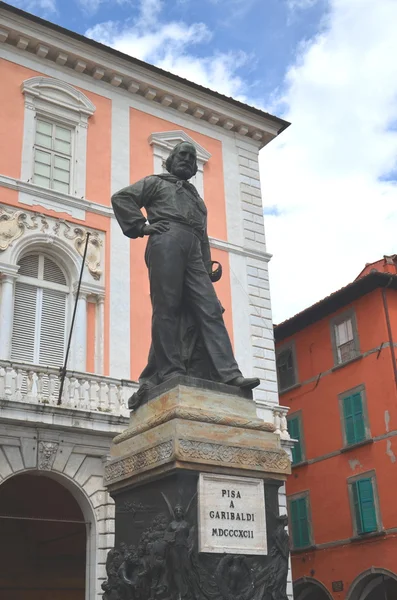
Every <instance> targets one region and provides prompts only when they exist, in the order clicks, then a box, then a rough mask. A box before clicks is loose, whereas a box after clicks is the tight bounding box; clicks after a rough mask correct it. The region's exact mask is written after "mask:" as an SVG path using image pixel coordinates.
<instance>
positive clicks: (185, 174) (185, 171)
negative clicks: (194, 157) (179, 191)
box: [172, 165, 193, 179]
mask: <svg viewBox="0 0 397 600" xmlns="http://www.w3.org/2000/svg"><path fill="white" fill-rule="evenodd" d="M172 173H173V174H174V175H176V176H177V177H179V178H180V179H190V178H191V177H193V169H192V168H191V167H189V166H186V165H179V166H177V165H175V167H174V168H173V169H172Z"/></svg>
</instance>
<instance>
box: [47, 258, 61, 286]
mask: <svg viewBox="0 0 397 600" xmlns="http://www.w3.org/2000/svg"><path fill="white" fill-rule="evenodd" d="M43 279H44V281H49V282H51V283H59V284H61V285H66V279H65V275H64V274H63V273H62V270H61V269H60V268H59V267H58V265H57V264H56V263H55V262H54V261H53V260H51V259H50V258H47V256H44V270H43Z"/></svg>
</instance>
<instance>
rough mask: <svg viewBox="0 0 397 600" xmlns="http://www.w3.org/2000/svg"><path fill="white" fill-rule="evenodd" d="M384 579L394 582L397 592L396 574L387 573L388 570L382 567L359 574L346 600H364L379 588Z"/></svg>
mask: <svg viewBox="0 0 397 600" xmlns="http://www.w3.org/2000/svg"><path fill="white" fill-rule="evenodd" d="M385 578H386V579H387V581H390V582H394V583H395V590H397V574H396V573H393V571H389V570H388V569H383V568H382V567H371V568H370V569H367V570H366V571H363V572H362V573H360V574H359V575H358V576H357V577H356V578H355V579H354V581H353V582H352V583H351V585H350V588H349V591H348V593H347V595H346V600H366V599H367V598H368V597H370V594H371V593H372V592H374V591H375V590H376V588H377V587H380V586H381V585H382V584H383V582H384V579H385ZM394 594H395V592H394ZM387 597H388V596H387ZM390 597H392V596H390ZM393 597H394V595H393Z"/></svg>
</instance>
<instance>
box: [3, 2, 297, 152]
mask: <svg viewBox="0 0 397 600" xmlns="http://www.w3.org/2000/svg"><path fill="white" fill-rule="evenodd" d="M0 14H1V16H2V27H1V29H0V43H3V44H5V45H6V46H7V47H8V48H9V49H13V51H14V52H15V57H16V58H17V57H18V55H21V54H23V53H27V54H28V55H29V56H30V57H35V58H36V60H37V61H38V62H39V63H41V64H43V65H45V64H48V62H52V63H55V64H56V65H57V66H58V67H59V69H60V72H62V70H63V69H67V70H69V71H74V72H76V73H78V74H79V75H80V74H83V76H84V77H88V78H91V79H93V80H96V81H102V82H104V83H105V84H106V85H108V86H109V87H110V88H113V89H114V90H115V89H117V90H120V91H124V92H127V93H130V94H138V95H140V96H143V97H144V98H145V99H146V100H147V101H148V102H155V103H157V104H160V105H162V106H164V107H166V108H169V109H171V110H176V111H178V112H183V113H186V114H189V115H191V116H193V117H194V118H197V119H199V120H202V121H207V122H208V123H210V124H211V125H213V126H215V127H217V128H218V127H220V128H223V130H224V131H228V132H232V133H235V134H236V135H238V136H239V137H241V138H242V139H244V138H245V139H247V141H249V142H250V143H251V144H252V145H253V146H254V147H256V148H258V149H260V148H262V147H263V146H265V145H266V144H267V143H269V142H270V141H271V140H272V139H273V138H274V137H276V136H277V135H278V133H279V131H280V129H283V128H285V126H288V124H287V123H286V122H284V121H282V120H280V122H277V120H276V119H275V118H274V120H273V119H272V116H271V115H269V117H268V118H267V117H266V114H265V113H264V114H263V115H260V114H258V115H256V114H255V113H254V112H251V111H250V110H249V108H247V109H244V106H241V107H240V106H237V105H233V104H231V103H228V102H227V100H226V99H225V100H223V99H222V98H218V97H216V96H214V95H212V94H211V92H210V90H209V91H208V92H207V93H206V91H205V89H197V88H194V87H192V86H190V85H189V82H188V81H186V83H184V82H183V81H177V80H175V79H174V78H173V76H170V77H167V73H165V72H164V74H163V73H162V72H156V70H154V69H152V68H150V65H148V66H147V67H145V66H144V64H142V65H140V64H134V63H132V62H130V61H129V60H128V57H127V56H126V57H125V58H123V55H121V54H120V56H118V55H113V54H111V53H110V52H107V51H106V46H103V49H102V48H101V47H94V46H92V45H91V44H90V43H89V42H88V40H87V42H84V40H78V39H76V38H75V37H73V36H72V35H70V37H69V36H68V35H67V34H66V33H61V32H56V31H54V30H53V29H52V28H50V27H46V26H45V25H44V24H41V23H37V22H36V21H34V20H33V19H32V20H31V21H29V20H28V19H26V18H22V17H21V16H19V15H17V14H14V13H13V12H11V11H7V10H4V9H1V8H0ZM71 34H72V32H71ZM21 40H22V42H23V43H22V42H21ZM283 123H285V126H283Z"/></svg>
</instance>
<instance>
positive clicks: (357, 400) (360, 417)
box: [352, 392, 365, 442]
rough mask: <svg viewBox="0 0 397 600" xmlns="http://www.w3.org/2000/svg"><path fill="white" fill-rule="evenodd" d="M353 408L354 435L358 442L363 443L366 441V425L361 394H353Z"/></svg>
mask: <svg viewBox="0 0 397 600" xmlns="http://www.w3.org/2000/svg"><path fill="white" fill-rule="evenodd" d="M352 407H353V420H354V435H355V438H356V442H361V441H362V440H365V423H364V411H363V401H362V397H361V392H358V393H357V394H353V396H352Z"/></svg>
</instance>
